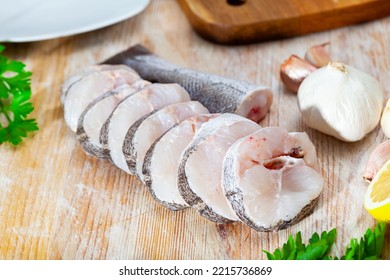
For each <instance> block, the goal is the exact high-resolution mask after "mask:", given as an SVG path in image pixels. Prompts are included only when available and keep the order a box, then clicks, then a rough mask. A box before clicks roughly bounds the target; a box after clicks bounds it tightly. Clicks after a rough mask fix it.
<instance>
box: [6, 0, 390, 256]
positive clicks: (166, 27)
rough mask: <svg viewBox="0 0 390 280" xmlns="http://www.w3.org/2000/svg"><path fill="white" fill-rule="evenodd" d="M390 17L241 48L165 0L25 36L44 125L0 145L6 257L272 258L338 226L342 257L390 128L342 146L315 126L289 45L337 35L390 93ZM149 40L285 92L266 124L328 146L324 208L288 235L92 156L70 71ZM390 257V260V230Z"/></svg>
mask: <svg viewBox="0 0 390 280" xmlns="http://www.w3.org/2000/svg"><path fill="white" fill-rule="evenodd" d="M389 26H390V18H385V19H382V20H378V21H374V22H370V23H367V24H362V25H359V26H352V27H346V28H342V29H337V30H333V31H327V32H322V33H318V34H312V35H307V36H304V37H297V38H293V39H289V40H280V41H273V42H268V43H262V44H252V45H248V46H240V47H226V46H220V45H213V44H211V43H209V42H207V41H204V40H203V39H201V38H200V37H198V36H197V35H196V34H195V33H194V32H193V30H192V28H191V26H190V25H189V23H188V21H187V19H186V17H185V16H184V14H183V13H182V11H181V9H180V7H179V5H178V4H177V3H176V2H175V1H172V0H154V1H152V2H151V5H150V6H149V7H148V8H147V9H146V10H145V11H144V12H143V13H142V14H140V15H138V16H136V17H134V18H132V19H129V20H126V21H124V22H122V23H120V24H116V25H113V26H111V27H108V28H104V29H101V30H98V31H94V32H89V33H85V34H81V35H76V36H71V37H66V38H60V39H55V40H48V41H42V42H35V43H25V44H5V46H6V51H5V52H6V55H7V56H10V57H12V58H14V59H20V60H23V61H25V63H26V64H27V68H28V69H29V70H31V71H33V80H32V87H33V98H32V101H33V103H34V106H35V108H36V109H35V111H34V113H33V117H35V118H36V119H37V121H38V123H39V126H40V130H39V131H38V132H37V133H35V134H32V135H30V137H29V138H28V139H27V140H26V141H25V142H24V143H23V144H22V145H20V146H18V147H16V148H15V147H12V146H10V145H1V146H0V159H1V160H0V170H1V171H0V259H264V258H265V255H264V253H263V252H262V250H263V249H264V250H269V251H270V250H271V251H272V250H274V249H275V248H277V247H279V246H280V245H281V244H282V243H283V242H284V241H285V240H286V239H287V237H288V235H289V234H295V233H296V232H298V231H302V234H303V238H304V239H305V240H307V239H308V237H309V236H310V235H311V234H312V233H314V232H315V231H317V232H318V231H323V230H330V229H331V228H333V227H336V228H337V230H338V237H337V244H336V245H337V246H335V248H334V251H333V253H334V254H335V255H339V254H341V253H342V252H343V251H344V247H345V246H346V245H347V243H348V241H349V239H350V238H352V237H358V236H361V235H362V234H363V233H364V231H365V230H366V228H367V227H372V226H373V225H374V224H375V221H374V219H373V218H372V217H371V216H370V215H369V214H368V213H367V212H366V211H365V210H364V208H363V196H364V193H365V190H366V187H367V185H366V183H365V182H364V181H363V180H362V172H363V169H364V166H365V163H366V161H367V159H368V156H369V153H370V152H371V150H372V149H373V148H374V147H375V146H376V145H377V144H379V143H380V142H382V141H383V140H385V137H384V135H383V133H382V131H381V130H380V128H379V127H378V128H376V129H375V131H373V132H372V133H370V134H369V135H368V136H367V137H366V138H364V139H363V140H362V141H359V142H357V143H352V144H351V143H350V144H348V143H343V142H340V141H338V140H336V139H334V138H332V137H329V136H326V135H324V134H321V133H319V132H317V131H314V130H312V129H310V128H308V127H306V126H305V125H304V124H303V123H302V120H301V117H300V114H299V109H298V105H297V98H296V95H294V94H292V93H290V92H288V91H286V90H285V89H284V87H283V86H282V85H281V83H280V80H279V65H280V63H281V62H282V61H283V60H284V59H285V58H287V57H288V56H289V55H290V54H292V53H296V54H297V55H300V56H302V55H303V54H304V51H305V49H306V48H307V47H309V46H311V45H313V44H317V43H323V42H326V41H329V42H331V55H332V57H334V58H335V59H339V60H341V61H344V62H346V63H349V64H351V65H353V66H355V67H356V68H359V69H363V70H365V71H366V72H369V73H370V74H372V75H374V76H375V77H376V78H378V79H379V81H380V82H381V84H382V85H383V86H384V88H385V90H386V94H387V95H388V96H389V89H390V77H389V73H390V72H389V71H390V60H389V57H390V46H389V44H388V43H387V42H389V41H390V28H389ZM136 43H141V44H143V45H145V46H146V47H148V48H150V49H151V50H153V51H154V52H155V53H156V54H157V55H159V56H161V57H162V58H164V59H166V60H168V61H170V62H172V63H175V64H178V65H181V66H184V67H189V68H193V69H197V70H201V71H205V72H209V73H213V74H218V75H225V76H228V77H233V78H238V79H243V80H248V81H251V82H255V83H259V84H266V85H268V86H270V87H271V88H272V90H273V92H274V95H275V98H274V103H273V105H272V108H271V112H270V114H269V115H268V116H267V117H266V119H265V120H263V121H262V122H261V124H262V125H263V126H269V125H278V126H282V127H285V128H287V129H288V130H289V131H306V132H307V133H308V134H309V136H310V138H311V139H312V141H313V143H314V144H315V146H316V147H317V152H318V158H319V163H320V168H321V172H322V175H323V176H324V178H325V185H324V191H323V193H322V194H321V196H320V200H319V203H318V205H317V207H316V208H315V211H314V213H313V215H311V216H310V217H308V218H307V219H305V220H303V221H302V222H300V223H299V224H297V225H295V226H293V227H291V228H289V229H287V230H283V231H280V232H274V233H258V232H256V231H254V230H251V229H250V228H249V227H247V226H244V225H243V224H241V223H234V224H229V225H218V224H214V223H212V222H209V221H207V220H206V219H204V218H202V217H200V216H198V214H196V213H195V211H193V210H191V209H187V210H184V211H181V212H171V211H169V210H167V209H166V208H164V207H163V206H161V205H160V204H158V203H156V202H155V201H154V200H153V198H152V197H151V195H150V194H149V193H148V191H147V189H146V188H145V187H144V186H143V185H142V184H141V183H140V182H139V181H138V180H137V179H136V178H135V177H133V176H129V175H127V174H125V173H124V172H121V171H120V170H118V169H117V168H115V167H114V166H112V165H111V164H109V163H108V162H106V161H102V160H98V159H96V158H93V157H89V156H87V155H86V154H85V153H84V152H83V150H82V149H81V147H80V145H79V143H77V141H76V137H75V135H74V134H73V133H72V132H71V131H70V130H69V129H68V128H67V127H66V125H65V123H64V120H63V110H62V106H61V103H60V96H59V93H60V86H61V84H62V82H63V80H64V78H65V77H67V76H69V75H70V74H72V73H74V72H75V71H77V70H78V69H80V68H83V67H85V66H86V65H90V64H94V63H98V62H100V61H103V60H104V59H106V58H108V57H110V56H112V55H114V54H115V53H117V52H119V51H122V50H124V49H126V48H128V47H129V46H130V45H134V44H136ZM384 257H385V258H386V259H390V236H389V235H388V236H387V237H386V246H385V253H384Z"/></svg>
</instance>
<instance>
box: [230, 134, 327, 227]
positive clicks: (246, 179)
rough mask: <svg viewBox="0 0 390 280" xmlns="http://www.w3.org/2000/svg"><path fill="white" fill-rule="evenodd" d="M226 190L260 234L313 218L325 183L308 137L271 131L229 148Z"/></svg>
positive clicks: (235, 207) (242, 217) (242, 216)
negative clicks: (310, 215) (314, 208)
mask: <svg viewBox="0 0 390 280" xmlns="http://www.w3.org/2000/svg"><path fill="white" fill-rule="evenodd" d="M223 187H224V191H225V195H226V197H227V198H228V200H229V201H230V203H231V207H232V208H233V210H234V212H235V213H236V215H237V216H238V217H240V220H241V221H243V222H244V223H245V224H247V225H249V226H250V227H252V228H254V229H256V230H258V231H273V230H280V229H284V228H286V227H288V226H290V225H292V224H295V223H296V222H298V221H300V220H301V219H303V218H304V217H306V216H307V215H308V214H310V213H311V212H312V210H313V207H314V205H315V202H316V201H317V198H318V196H319V195H320V193H321V191H322V187H323V180H322V177H321V175H320V174H319V169H318V165H317V157H316V152H315V148H314V146H313V144H312V142H311V141H310V139H309V137H308V136H307V134H306V133H288V132H287V130H286V129H284V128H279V127H267V128H262V129H260V130H258V131H256V132H254V133H253V134H251V135H249V136H246V137H244V138H242V139H240V140H238V141H237V142H236V143H234V144H233V145H232V146H231V147H230V148H229V150H228V151H227V153H226V156H225V159H224V162H223Z"/></svg>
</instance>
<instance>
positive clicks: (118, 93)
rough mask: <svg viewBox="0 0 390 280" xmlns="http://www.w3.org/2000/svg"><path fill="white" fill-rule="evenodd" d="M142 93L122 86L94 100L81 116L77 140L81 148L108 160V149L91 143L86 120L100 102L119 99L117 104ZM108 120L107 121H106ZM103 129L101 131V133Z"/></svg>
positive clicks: (136, 89)
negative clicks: (85, 124) (107, 99)
mask: <svg viewBox="0 0 390 280" xmlns="http://www.w3.org/2000/svg"><path fill="white" fill-rule="evenodd" d="M138 91H140V89H138V88H134V87H132V86H128V85H124V86H120V87H119V88H116V89H114V90H112V91H109V92H107V93H105V94H103V95H102V96H100V97H98V98H96V99H95V100H93V101H92V102H91V103H90V104H89V105H88V107H87V108H86V109H85V110H84V112H83V113H82V114H81V116H80V119H79V123H78V127H77V131H76V134H77V140H79V142H80V144H81V147H82V148H83V150H84V151H85V152H86V153H87V154H88V155H91V156H95V157H97V158H100V159H108V158H109V155H108V154H107V149H105V148H104V147H103V146H101V147H98V146H96V145H95V144H93V143H92V142H90V137H89V136H88V135H87V133H86V131H85V129H84V118H85V116H86V115H87V114H88V113H89V111H90V110H91V109H92V108H93V107H94V106H96V105H98V104H99V103H100V102H104V101H105V100H106V98H111V97H113V98H115V97H116V98H118V97H119V98H118V100H117V103H120V101H121V100H123V99H124V98H126V97H128V96H130V95H132V94H134V93H136V92H138ZM106 120H107V119H106ZM100 130H101V128H100V129H99V131H100Z"/></svg>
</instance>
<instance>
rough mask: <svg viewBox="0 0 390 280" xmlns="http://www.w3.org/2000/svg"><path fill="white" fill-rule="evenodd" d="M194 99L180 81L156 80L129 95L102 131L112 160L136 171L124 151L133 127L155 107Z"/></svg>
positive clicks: (102, 139) (102, 138) (120, 165)
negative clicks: (160, 81)
mask: <svg viewBox="0 0 390 280" xmlns="http://www.w3.org/2000/svg"><path fill="white" fill-rule="evenodd" d="M190 100H191V99H190V96H189V95H188V93H187V92H186V90H185V89H183V88H182V87H181V86H179V85H177V84H152V85H150V86H148V87H145V88H144V89H142V90H140V91H139V92H137V93H135V94H133V95H131V96H129V97H127V98H125V99H124V100H123V101H122V102H121V103H119V104H118V106H117V107H116V108H115V109H114V110H113V112H112V113H111V115H110V117H109V118H108V120H107V121H106V123H105V124H104V125H103V127H102V130H101V134H100V143H101V144H102V145H103V146H104V147H105V148H106V149H108V150H109V155H110V159H111V161H112V162H113V163H114V164H115V165H116V166H117V167H118V168H120V169H122V170H123V171H125V172H127V173H129V174H133V173H132V172H131V171H130V170H129V168H128V166H127V163H126V159H125V157H124V155H123V151H122V148H123V143H124V140H125V136H126V135H127V132H128V130H129V129H130V127H131V126H132V125H133V124H134V123H135V122H137V121H138V120H139V119H141V118H143V117H144V116H146V115H147V114H150V113H151V112H153V111H154V110H158V109H160V108H163V107H165V106H167V105H170V104H175V103H179V102H185V101H190Z"/></svg>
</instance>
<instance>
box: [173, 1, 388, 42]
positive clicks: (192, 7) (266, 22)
mask: <svg viewBox="0 0 390 280" xmlns="http://www.w3.org/2000/svg"><path fill="white" fill-rule="evenodd" d="M179 3H180V5H181V7H182V9H183V11H184V13H185V14H186V16H187V18H188V19H189V21H190V23H191V25H192V26H193V28H194V29H195V31H196V32H197V33H198V34H199V35H201V36H202V37H204V38H206V39H208V40H211V41H213V42H217V43H222V44H239V43H252V42H257V41H265V40H270V39H279V38H287V37H293V36H297V35H302V34H307V33H311V32H317V31H323V30H328V29H333V28H337V27H341V26H345V25H350V24H355V23H360V22H364V21H370V20H374V19H377V18H381V17H385V16H388V15H390V1H388V0H317V1H313V0H272V1H267V0H215V1H209V0H197V1H194V0H179Z"/></svg>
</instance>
